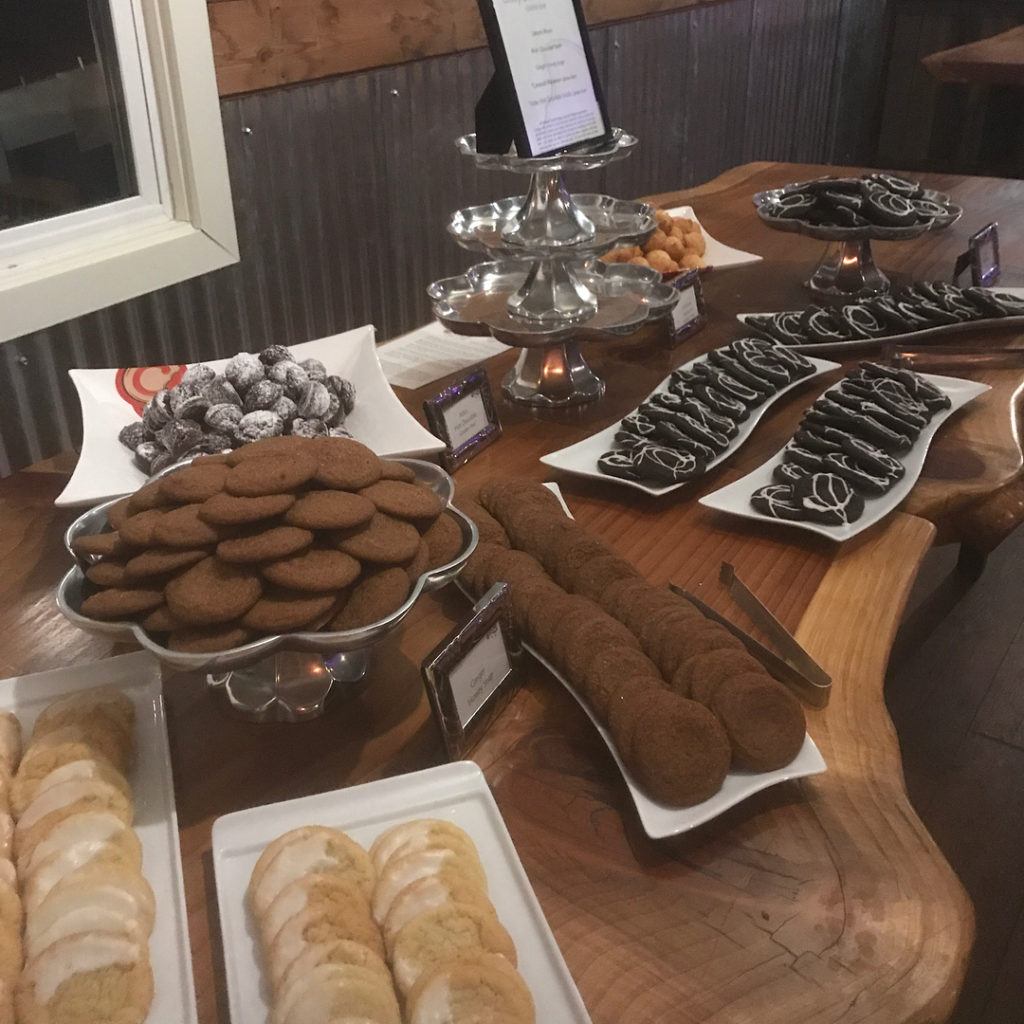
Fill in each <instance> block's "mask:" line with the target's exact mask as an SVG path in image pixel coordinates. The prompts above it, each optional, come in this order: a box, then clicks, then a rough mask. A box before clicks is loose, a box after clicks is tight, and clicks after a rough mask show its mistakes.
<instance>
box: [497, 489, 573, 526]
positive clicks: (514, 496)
mask: <svg viewBox="0 0 1024 1024" xmlns="http://www.w3.org/2000/svg"><path fill="white" fill-rule="evenodd" d="M478 500H479V502H480V504H481V505H483V507H484V508H485V509H487V511H488V512H490V513H491V515H493V516H494V517H495V519H497V520H498V522H500V523H502V524H504V522H505V516H507V515H509V514H511V513H512V512H513V510H515V509H524V508H526V507H527V506H532V507H534V508H537V509H538V510H546V511H549V512H551V513H552V514H553V515H558V516H563V517H564V516H565V510H564V509H563V508H562V506H561V505H560V504H559V501H558V499H557V498H556V497H555V496H554V494H552V492H551V491H550V490H549V489H548V488H547V487H545V486H544V485H543V484H541V483H538V482H537V481H536V480H531V479H529V478H528V477H502V478H496V477H492V478H491V479H490V480H487V481H485V482H484V483H482V484H481V485H480V492H479V497H478Z"/></svg>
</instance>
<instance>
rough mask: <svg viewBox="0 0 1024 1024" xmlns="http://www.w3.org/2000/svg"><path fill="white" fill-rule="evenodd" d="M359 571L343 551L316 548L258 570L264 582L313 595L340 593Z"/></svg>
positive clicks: (356, 565) (269, 563)
mask: <svg viewBox="0 0 1024 1024" xmlns="http://www.w3.org/2000/svg"><path fill="white" fill-rule="evenodd" d="M360 570H361V567H360V565H359V563H358V562H357V561H356V560H355V559H354V558H352V557H351V556H350V555H346V554H345V552H344V551H337V550H335V549H334V548H318V547H314V548H310V549H309V550H308V551H303V552H301V553H300V554H297V555H291V556H289V557H288V558H281V559H278V560H277V561H274V562H267V563H266V564H264V565H261V566H260V572H261V573H262V575H263V578H264V579H267V580H270V582H271V583H276V584H277V585H278V586H279V587H284V588H286V589H288V590H298V591H303V592H310V593H314V594H320V593H324V592H326V591H337V590H343V589H344V588H345V587H347V586H348V585H349V584H350V583H352V582H353V581H354V580H355V579H356V577H358V575H359V573H360Z"/></svg>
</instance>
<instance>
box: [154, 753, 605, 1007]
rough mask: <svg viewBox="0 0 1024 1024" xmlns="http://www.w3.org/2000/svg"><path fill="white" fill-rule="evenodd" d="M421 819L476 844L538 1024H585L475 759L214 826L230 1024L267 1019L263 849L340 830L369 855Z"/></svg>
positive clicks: (579, 1002)
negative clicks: (317, 829) (455, 829)
mask: <svg viewBox="0 0 1024 1024" xmlns="http://www.w3.org/2000/svg"><path fill="white" fill-rule="evenodd" d="M416 818H443V819H444V820H446V821H450V822H452V823H453V824H455V825H458V826H459V828H462V829H464V830H465V831H466V832H468V833H469V835H470V836H471V837H472V839H473V842H474V843H476V847H477V850H479V852H480V860H481V861H482V862H483V865H484V869H485V871H486V872H487V885H488V889H489V892H490V897H491V899H492V900H493V902H494V907H495V909H496V910H497V912H498V917H499V918H500V919H501V922H502V924H504V926H505V927H506V928H507V929H508V931H509V934H510V935H511V936H512V939H513V941H514V942H515V944H516V951H517V953H518V956H519V972H520V974H522V976H523V980H524V981H525V982H526V984H527V985H528V986H529V988H530V991H531V992H532V993H533V1000H534V1003H535V1004H536V1007H537V1020H538V1021H543V1022H544V1024H589V1021H590V1017H589V1015H588V1014H587V1010H586V1007H584V1005H583V1001H582V1000H581V999H580V995H579V992H578V991H577V990H576V985H575V983H574V982H573V980H572V976H571V975H570V974H569V970H568V968H567V967H566V965H565V961H564V960H563V959H562V954H561V951H560V950H559V948H558V943H557V942H556V941H555V937H554V935H553V934H552V933H551V928H550V927H549V926H548V923H547V920H546V919H545V917H544V912H543V911H542V910H541V907H540V904H539V903H538V902H537V897H536V895H535V894H534V891H533V887H532V886H531V885H530V880H529V878H527V876H526V872H525V871H524V870H523V865H522V863H521V861H520V860H519V855H518V854H517V853H516V849H515V846H514V845H513V843H512V838H511V837H510V836H509V834H508V829H507V828H506V827H505V822H504V821H503V820H502V817H501V812H500V811H499V810H498V805H497V804H496V803H495V802H494V797H493V795H492V794H491V790H490V788H489V787H488V785H487V781H486V779H485V778H484V775H483V772H481V771H480V769H479V768H478V767H477V766H476V765H475V764H474V763H473V762H472V761H458V762H455V763H454V764H445V765H440V766H438V767H436V768H428V769H426V770H425V771H420V772H413V773H411V774H409V775H398V776H395V777H394V778H390V779H381V780H380V781H378V782H368V783H366V784H364V785H361V786H352V787H350V788H348V789H340V790H337V791H336V792H333V793H321V794H318V795H316V796H309V797H303V798H302V799H299V800H288V801H285V802H284V803H279V804H269V805H267V806H265V807H254V808H252V809H251V810H247V811H238V812H237V813H235V814H228V815H225V816H224V817H222V818H218V819H217V820H216V821H215V822H214V824H213V866H214V872H215V875H216V879H217V904H218V907H219V909H220V924H221V933H222V935H223V940H224V962H225V965H226V968H227V989H228V1003H229V1006H230V1009H231V1019H232V1021H234V1024H264V1022H265V1021H266V1020H267V1012H268V1003H267V998H266V990H265V986H264V982H263V980H262V972H261V968H260V964H259V955H258V950H257V945H256V935H255V933H254V930H253V923H252V920H251V917H250V915H249V912H248V909H247V906H246V900H245V890H246V887H247V886H248V884H249V877H250V875H251V874H252V869H253V866H254V865H255V863H256V861H257V859H258V858H259V855H260V853H261V852H262V851H263V848H264V847H265V846H266V845H267V844H268V843H269V842H271V841H272V840H274V839H276V838H277V837H278V836H279V835H281V834H283V833H284V832H288V831H290V830H292V829H294V828H300V827H302V826H303V825H327V826H331V827H334V828H340V829H343V830H344V831H345V832H347V833H348V834H349V835H350V836H351V837H352V838H353V839H355V840H356V841H357V842H359V843H361V844H362V845H363V846H364V847H367V848H368V847H369V846H370V844H371V843H372V842H373V841H374V839H376V838H377V836H378V835H380V834H381V833H382V832H384V831H385V830H386V829H389V828H391V827H392V826H393V825H397V824H399V823H401V822H404V821H412V820H414V819H416ZM168 1019H169V1018H168Z"/></svg>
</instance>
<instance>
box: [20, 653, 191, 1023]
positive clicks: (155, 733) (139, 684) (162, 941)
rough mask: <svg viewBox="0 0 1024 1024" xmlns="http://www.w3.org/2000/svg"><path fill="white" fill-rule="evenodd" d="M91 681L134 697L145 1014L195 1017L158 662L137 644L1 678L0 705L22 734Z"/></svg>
mask: <svg viewBox="0 0 1024 1024" xmlns="http://www.w3.org/2000/svg"><path fill="white" fill-rule="evenodd" d="M94 686H112V687H114V688H116V689H118V690H121V691H122V692H123V693H125V694H126V695H127V696H128V697H130V698H131V700H132V702H133V703H134V705H135V714H136V729H135V742H136V747H137V750H138V755H137V761H136V764H135V767H134V769H133V770H132V772H131V773H130V775H129V777H128V781H129V782H130V783H131V786H132V793H133V797H134V800H135V824H134V828H135V831H136V832H137V833H138V836H139V840H140V842H141V843H142V873H143V875H145V877H146V880H147V881H148V882H149V884H150V886H152V889H153V894H154V895H155V897H156V920H155V922H154V925H153V934H152V935H151V936H150V938H149V956H150V962H151V963H152V965H153V988H154V996H153V1005H152V1008H151V1009H150V1012H149V1016H148V1017H147V1021H148V1022H150V1024H170V1022H172V1021H173V1022H174V1024H194V1022H195V1021H196V1020H197V1017H196V992H195V985H194V983H193V980H192V952H191V949H190V947H189V941H188V917H187V914H186V911H185V888H184V883H183V881H182V872H181V851H180V847H179V845H178V816H177V813H176V812H175V808H174V782H173V778H172V776H171V758H170V752H169V749H168V744H167V723H166V720H165V717H164V703H163V697H162V685H161V680H160V665H159V663H158V662H157V660H156V659H155V658H153V657H152V656H151V655H149V654H146V653H145V652H138V653H135V654H124V655H121V656H120V657H117V658H109V659H107V660H105V661H97V662H94V663H93V664H91V665H81V666H76V667H74V668H64V669H56V670H55V671H52V672H39V673H37V674H36V675H31V676H16V677H14V678H13V679H5V680H3V681H2V682H0V710H3V711H13V712H14V714H15V715H17V716H18V719H19V721H20V722H21V727H22V732H23V734H24V736H25V738H26V740H27V738H28V737H29V736H30V735H31V732H32V726H33V725H34V724H35V720H36V718H37V717H38V715H39V713H40V712H41V711H42V710H43V709H44V708H45V707H46V706H47V705H48V704H50V703H52V702H53V701H55V700H56V699H57V698H58V697H63V696H65V695H66V694H69V693H74V692H76V691H78V690H87V689H90V688H92V687H94Z"/></svg>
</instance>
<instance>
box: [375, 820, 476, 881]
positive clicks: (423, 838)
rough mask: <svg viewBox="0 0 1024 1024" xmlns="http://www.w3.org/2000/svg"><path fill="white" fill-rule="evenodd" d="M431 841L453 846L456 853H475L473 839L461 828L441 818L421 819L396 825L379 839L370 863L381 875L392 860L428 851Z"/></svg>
mask: <svg viewBox="0 0 1024 1024" xmlns="http://www.w3.org/2000/svg"><path fill="white" fill-rule="evenodd" d="M431 842H437V843H438V845H440V846H446V845H447V846H450V848H451V849H453V850H460V849H462V850H471V851H472V852H474V853H475V852H476V846H475V844H474V843H473V840H472V839H470V837H469V835H468V834H467V833H466V832H464V831H463V830H462V829H461V828H459V826H458V825H453V824H452V823H451V822H450V821H442V820H441V819H440V818H420V819H419V820H417V821H406V822H403V823H402V824H401V825H395V826H394V828H389V829H388V830H387V831H386V832H382V833H381V834H380V835H379V836H377V838H376V839H375V840H374V841H373V845H372V846H371V847H370V860H371V861H373V867H374V869H375V870H376V871H377V873H378V874H379V873H380V872H381V871H383V870H384V868H385V866H386V865H387V863H388V861H389V860H391V858H392V857H396V856H401V855H403V854H407V853H416V852H417V851H418V850H422V849H426V848H427V847H428V846H429V844H430V843H431Z"/></svg>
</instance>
